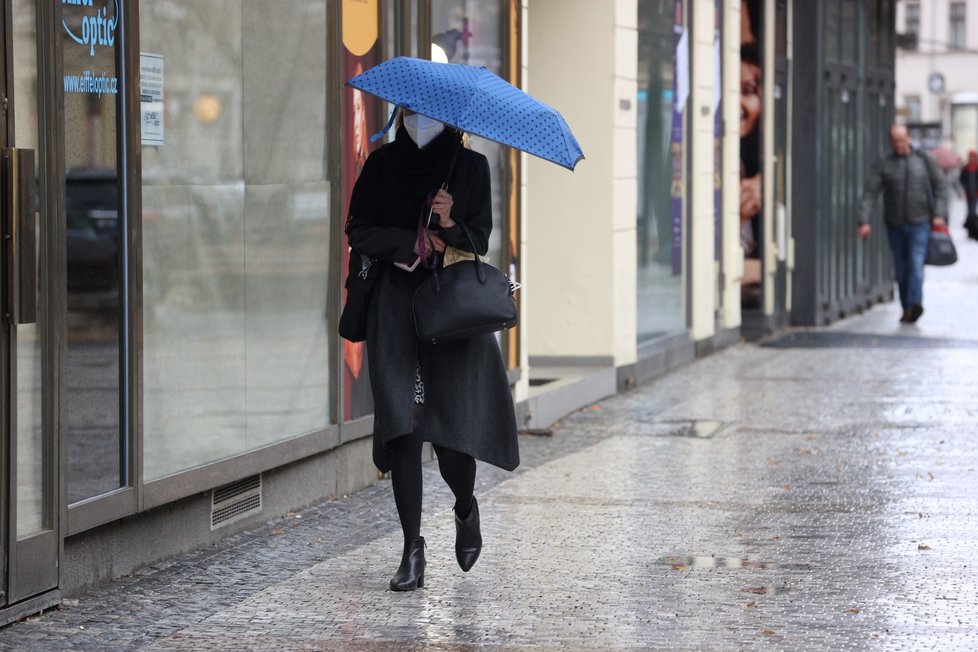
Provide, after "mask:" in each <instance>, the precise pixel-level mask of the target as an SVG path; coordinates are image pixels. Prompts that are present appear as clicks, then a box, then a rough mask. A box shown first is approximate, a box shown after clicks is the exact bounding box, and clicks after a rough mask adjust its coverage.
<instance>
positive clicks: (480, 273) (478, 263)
mask: <svg viewBox="0 0 978 652" xmlns="http://www.w3.org/2000/svg"><path fill="white" fill-rule="evenodd" d="M455 223H456V224H458V225H459V226H460V227H462V232H463V233H465V237H466V238H467V239H468V241H469V245H470V246H471V247H472V256H473V258H474V259H475V277H476V279H478V281H479V283H480V284H482V285H485V284H486V269H485V267H483V265H484V263H483V262H482V257H481V256H479V254H478V252H476V250H475V241H474V240H473V239H472V233H471V232H470V231H469V227H468V226H467V225H466V224H465V222H462V221H457V222H455ZM430 269H431V274H432V276H434V277H435V293H436V294H437V293H438V292H440V291H441V281H440V280H439V279H438V263H437V261H435V264H434V265H433V266H432V267H431V268H430Z"/></svg>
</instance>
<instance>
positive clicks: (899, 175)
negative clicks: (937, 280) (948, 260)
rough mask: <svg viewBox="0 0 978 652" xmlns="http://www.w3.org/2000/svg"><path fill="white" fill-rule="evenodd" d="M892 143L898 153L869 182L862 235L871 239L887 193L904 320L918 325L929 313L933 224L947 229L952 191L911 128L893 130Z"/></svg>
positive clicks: (885, 210)
mask: <svg viewBox="0 0 978 652" xmlns="http://www.w3.org/2000/svg"><path fill="white" fill-rule="evenodd" d="M890 145H891V146H892V148H893V151H892V152H891V153H890V154H888V155H887V156H884V157H883V158H882V159H880V161H879V162H878V163H877V164H876V166H875V168H874V169H873V171H872V172H871V173H870V174H869V175H868V176H867V178H866V187H865V192H864V193H863V200H862V206H861V211H860V214H859V237H860V238H861V239H862V240H866V238H868V237H869V236H870V233H871V232H872V227H871V226H870V218H871V216H872V213H873V207H874V205H875V204H876V197H877V195H878V194H879V193H880V192H882V193H883V222H884V224H885V225H886V233H887V237H888V239H889V243H890V251H891V252H892V253H893V272H894V275H895V276H896V281H897V286H898V287H899V289H900V305H901V306H902V307H903V313H902V314H901V316H900V322H901V323H913V322H916V321H917V320H918V319H920V316H921V315H922V314H923V313H924V305H923V303H924V296H923V294H924V293H923V285H924V259H925V258H926V256H927V240H928V238H929V237H930V229H931V226H946V221H945V218H946V216H947V188H946V184H945V182H944V175H943V174H941V169H940V167H939V166H938V165H937V162H936V161H935V160H934V159H933V158H932V157H931V156H930V154H928V153H926V152H924V151H923V150H918V149H915V148H914V147H913V146H912V145H911V143H910V134H909V132H908V131H907V128H906V127H905V126H903V125H898V124H895V125H893V126H891V127H890Z"/></svg>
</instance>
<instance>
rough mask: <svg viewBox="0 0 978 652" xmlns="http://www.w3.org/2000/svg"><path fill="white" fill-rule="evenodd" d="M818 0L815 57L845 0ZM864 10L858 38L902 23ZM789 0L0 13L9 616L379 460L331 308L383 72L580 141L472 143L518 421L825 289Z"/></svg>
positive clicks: (347, 1) (168, 3)
mask: <svg viewBox="0 0 978 652" xmlns="http://www.w3.org/2000/svg"><path fill="white" fill-rule="evenodd" d="M817 4H818V5H819V6H820V7H822V6H823V5H824V6H825V8H824V9H820V10H819V11H820V12H821V11H824V12H825V13H824V14H819V15H820V16H823V17H822V18H819V19H818V20H825V21H826V22H824V23H823V26H822V27H821V28H820V30H819V31H817V32H813V33H814V34H816V35H817V37H816V38H817V40H818V41H819V42H821V40H826V41H828V40H829V39H830V37H832V38H836V39H838V30H839V29H841V27H840V24H837V23H832V22H831V18H832V16H836V17H838V16H842V17H843V18H846V20H848V19H849V18H851V16H849V14H848V13H846V12H848V11H850V10H851V9H852V8H853V7H854V6H856V5H859V6H862V3H856V2H855V0H831V1H830V2H825V3H817ZM871 4H873V6H874V7H876V9H873V10H871V11H870V13H865V14H864V13H858V12H857V14H855V15H856V16H857V17H861V18H860V20H862V21H863V22H858V23H854V24H858V25H863V26H867V25H868V26H871V27H872V28H873V29H871V30H870V29H868V28H866V29H865V30H864V28H863V27H860V28H859V30H861V31H859V34H869V33H872V34H876V33H877V32H879V33H883V32H885V31H886V30H889V32H890V33H891V32H892V12H890V13H886V10H885V9H880V8H881V7H884V8H885V7H890V6H892V3H891V2H886V1H884V0H875V1H874V3H871ZM830 5H832V6H834V7H835V9H831V8H830V7H829V6H830ZM808 6H809V5H808V4H806V3H804V2H794V3H789V2H787V1H786V0H756V1H755V0H750V1H748V0H614V1H613V2H612V1H611V0H609V1H608V2H604V1H602V2H594V1H593V0H480V1H476V0H398V1H388V2H384V1H381V0H294V1H290V2H288V3H258V2H252V1H249V0H244V1H242V0H219V1H215V2H210V3H201V2H199V1H197V0H165V1H164V0H156V1H154V2H140V1H138V0H91V1H88V2H74V1H69V0H63V1H62V2H55V3H50V2H37V1H35V0H5V2H4V4H3V14H2V16H3V21H4V23H3V25H4V28H3V29H2V30H0V33H2V34H3V39H4V43H3V48H2V53H3V54H2V61H3V65H2V66H0V69H2V70H3V71H4V72H3V78H2V92H3V97H4V107H5V108H6V110H5V111H4V112H3V116H4V124H3V129H0V133H2V134H3V136H2V137H3V142H2V143H0V146H2V147H3V148H4V150H3V165H2V183H0V191H2V202H0V203H2V212H3V215H2V217H3V220H4V222H3V224H4V228H5V233H6V234H9V235H10V237H9V238H7V239H6V240H5V242H6V245H5V247H4V248H3V249H2V252H0V256H2V259H0V263H2V265H0V267H2V269H3V283H2V288H3V301H4V303H3V305H4V311H3V312H4V321H3V326H2V331H3V337H2V338H0V369H2V373H0V396H2V400H3V402H2V410H0V412H2V414H0V417H2V418H0V431H2V432H0V437H2V443H3V445H2V447H0V456H2V459H0V469H2V482H0V510H2V512H3V518H2V519H0V549H2V554H3V556H4V558H5V562H6V563H5V564H4V566H3V569H4V571H3V575H0V584H2V586H0V591H2V594H0V614H2V615H0V620H2V621H5V622H9V621H10V620H13V619H16V618H19V617H21V616H23V615H25V614H29V613H32V612H35V611H37V610H39V609H43V608H46V607H48V606H50V605H52V604H56V603H57V602H58V601H59V600H60V599H61V598H62V596H63V595H64V594H65V593H71V592H75V591H78V590H80V589H82V588H83V587H86V586H90V585H91V584H93V583H95V582H98V581H100V580H102V579H105V578H109V577H117V576H120V575H122V574H125V573H128V572H130V571H132V570H133V569H134V568H137V567H139V566H140V565H143V564H147V563H151V562H153V561H156V560H159V559H162V558H165V557H167V556H169V555H173V554H176V553H178V552H181V551H184V550H188V549H192V548H194V547H197V546H201V545H204V544H206V543H208V542H210V541H214V540H216V539H217V538H220V537H223V536H226V535H228V534H230V533H233V532H236V531H240V530H242V529H244V528H247V527H251V526H253V525H255V524H257V523H261V522H264V521H267V520H268V519H270V518H274V517H276V516H279V515H281V514H284V513H286V512H288V511H291V510H295V509H299V508H301V507H303V506H307V505H310V504H314V503H316V502H319V501H322V500H327V499H330V498H335V497H337V496H341V495H344V494H347V493H350V492H353V491H356V490H357V489H359V488H362V487H364V486H366V485H368V484H370V483H372V482H374V481H376V480H377V479H378V474H377V471H376V469H375V468H374V467H373V464H372V461H371V455H370V449H371V441H370V435H371V432H372V417H371V414H372V409H373V408H372V401H371V396H370V391H369V378H368V377H367V374H368V372H367V364H366V359H367V356H368V355H369V351H367V350H366V349H365V347H363V346H362V345H356V344H351V343H349V342H345V341H343V340H341V339H340V338H339V337H338V336H337V334H336V322H337V319H338V315H339V312H340V310H341V308H342V304H343V282H344V273H345V270H346V269H347V264H346V263H347V260H348V258H347V256H348V255H349V253H348V247H347V243H346V241H345V237H344V235H343V225H344V221H345V213H346V205H347V203H348V201H349V195H350V192H351V189H352V185H353V182H354V181H355V180H356V176H357V174H358V172H359V169H360V167H361V166H362V165H363V162H364V160H365V159H366V156H367V155H368V154H369V152H370V151H371V149H372V148H373V147H374V146H375V145H373V144H371V143H370V141H369V139H368V137H369V135H370V134H372V133H374V132H376V131H378V130H379V129H380V128H381V127H382V126H383V124H384V123H385V122H386V120H387V117H388V115H389V113H390V110H391V108H392V107H390V106H388V105H386V104H384V103H382V102H380V101H379V100H376V99H373V98H371V97H369V96H365V95H363V94H360V93H358V92H356V91H354V90H352V89H350V88H347V87H344V86H343V82H344V81H345V80H346V79H348V78H349V77H352V76H353V75H355V74H357V73H358V72H359V71H361V70H364V69H367V68H369V67H370V66H372V65H374V64H376V63H378V62H380V61H383V60H385V59H387V58H389V57H392V56H398V55H408V56H420V57H432V58H435V59H437V60H441V61H446V62H453V63H467V64H472V65H480V66H486V67H487V68H489V69H490V70H492V71H493V72H495V73H497V74H499V75H500V76H502V77H504V78H505V79H507V80H509V81H511V82H512V83H513V84H515V85H517V86H519V87H521V88H523V89H525V90H527V91H528V92H529V93H531V94H533V95H534V96H536V97H538V98H540V99H541V100H543V101H545V102H547V103H548V104H551V105H553V106H555V107H557V108H558V109H560V110H561V112H562V113H563V115H564V117H565V118H566V119H567V121H568V123H569V124H570V126H571V127H572V129H573V130H574V132H575V134H576V136H577V138H578V140H579V141H580V144H581V146H582V147H583V149H584V152H585V155H586V157H587V158H586V160H584V161H582V162H581V163H580V164H579V165H578V166H577V169H576V171H575V172H573V173H570V172H568V171H566V170H564V169H561V168H558V167H557V166H553V165H551V164H548V163H546V162H544V161H541V160H537V159H534V158H532V157H529V156H528V155H525V154H520V153H518V152H515V151H513V150H509V149H506V148H503V147H500V146H498V145H496V144H494V143H491V142H488V141H484V140H480V139H478V138H475V139H473V143H472V146H473V148H475V149H477V150H478V151H480V152H483V153H484V154H485V155H486V156H487V158H488V159H489V161H490V167H491V174H492V181H493V213H494V220H495V227H494V232H493V239H492V241H491V243H490V255H491V258H492V262H493V263H494V264H495V265H497V266H499V267H501V268H503V269H505V270H507V271H508V272H509V274H510V275H511V276H513V277H514V278H516V279H517V280H518V281H520V282H521V283H522V284H523V288H522V289H521V290H520V291H519V293H518V302H519V307H520V324H519V326H518V327H517V328H515V329H512V330H510V331H506V332H504V333H502V334H501V335H500V339H499V341H500V346H501V349H502V352H503V356H504V359H505V361H506V363H507V367H508V368H509V374H510V382H511V385H512V391H513V397H514V400H515V401H516V403H517V407H518V410H517V412H518V418H519V420H520V427H521V429H523V430H525V431H527V432H535V431H545V430H547V429H548V428H550V426H551V425H552V424H553V422H554V421H555V420H556V419H558V418H560V417H561V416H563V415H564V414H567V413H568V412H570V411H572V410H575V409H578V408H580V407H582V406H584V405H587V404H588V403H590V402H593V401H596V400H599V399H601V398H603V397H605V396H608V395H610V394H613V393H615V392H616V391H620V390H623V389H627V388H628V387H630V386H632V385H634V384H635V383H638V382H642V381H644V380H647V379H649V378H651V377H653V376H655V375H657V374H660V373H663V372H664V371H667V370H668V369H671V368H673V367H675V366H677V365H679V364H682V363H684V362H686V361H688V360H690V359H692V358H693V357H695V356H698V355H705V354H708V353H710V352H711V351H713V350H715V349H718V348H721V347H723V346H726V345H727V344H729V343H731V342H733V341H736V340H737V339H739V337H740V336H741V334H742V331H744V330H746V329H748V328H758V329H765V328H768V329H769V328H776V327H778V326H779V325H783V324H786V323H787V322H788V321H789V319H790V318H792V317H793V316H794V315H795V310H796V308H797V306H798V305H802V304H803V303H804V302H806V301H810V302H812V303H813V304H814V303H815V302H816V301H821V300H822V298H821V295H816V294H814V293H815V289H814V288H815V285H814V283H815V281H814V280H812V281H810V283H811V284H806V282H802V283H800V284H799V281H798V278H799V276H798V274H797V270H796V268H795V265H796V262H795V261H796V260H801V259H802V258H803V256H802V254H801V252H802V251H808V247H810V246H813V245H811V244H810V243H809V241H808V240H807V236H806V240H799V238H798V237H797V233H799V232H804V229H803V228H801V227H799V226H798V224H799V219H802V218H800V217H799V215H803V219H804V220H811V221H812V222H813V223H818V224H824V223H831V224H835V223H836V222H837V221H838V220H841V219H843V218H842V210H843V208H842V207H839V206H835V205H834V204H833V205H832V207H828V208H820V209H819V211H818V212H817V214H815V215H811V214H810V212H805V211H804V210H800V209H799V206H800V204H799V202H798V201H797V200H796V198H797V197H799V196H806V195H804V192H809V195H810V194H811V191H808V190H805V191H804V192H801V193H800V194H799V189H800V188H802V187H804V188H808V187H809V185H811V184H809V183H808V182H807V181H806V177H805V174H804V173H802V172H799V170H804V169H806V168H804V166H798V165H793V164H792V161H793V160H795V161H797V158H798V157H797V155H796V156H795V157H794V159H793V157H792V151H793V150H794V149H795V148H801V149H802V150H803V151H804V156H805V157H808V156H809V150H807V149H804V148H805V147H814V145H812V144H811V143H810V141H811V134H816V135H817V136H816V137H817V138H827V137H828V136H827V135H826V134H828V133H834V131H833V130H832V126H833V124H834V122H833V120H835V117H834V116H835V115H836V114H835V113H833V112H832V111H833V110H834V109H831V107H828V105H819V109H818V111H819V113H818V115H819V116H821V117H819V118H818V119H817V120H816V123H815V124H813V125H811V129H812V130H811V132H807V133H806V132H805V131H804V129H806V128H807V127H806V124H805V123H804V122H803V120H804V119H805V118H803V115H804V113H803V112H800V111H797V110H793V108H792V107H793V106H795V103H794V102H795V101H794V100H793V99H792V98H793V93H794V89H795V87H796V86H797V84H798V83H799V82H798V81H797V80H798V79H799V78H800V77H799V75H798V71H797V69H796V64H795V60H796V59H803V58H804V57H803V56H802V55H801V54H800V53H799V50H798V48H797V47H795V46H794V45H793V44H794V43H795V39H796V38H802V37H803V36H804V35H805V33H804V32H805V30H804V28H803V27H802V26H803V25H804V24H807V23H802V22H799V21H801V20H808V19H810V18H812V17H811V16H809V14H808V13H806V12H807V11H808V10H807V9H800V7H808ZM833 11H838V12H842V13H841V14H837V13H832V12H833ZM858 11H859V12H861V11H863V10H858ZM874 12H875V13H874ZM880 12H882V13H880ZM799 16H800V18H799ZM888 16H889V17H890V18H888ZM888 21H889V22H888ZM847 24H848V23H847ZM890 35H891V36H892V34H890ZM869 41H872V42H873V43H876V47H877V48H878V51H879V53H880V57H881V58H880V59H879V62H878V67H879V68H880V70H882V71H883V72H884V73H885V71H886V65H887V63H886V61H887V59H886V48H887V47H891V46H887V45H886V44H885V43H884V42H881V41H878V40H872V39H867V42H869ZM809 45H811V44H810V43H808V42H807V41H806V45H805V47H808V46H809ZM812 47H813V48H816V47H822V46H821V45H819V44H818V43H816V45H815V46H812ZM891 49H892V48H891ZM827 57H828V58H827V59H825V61H829V60H831V61H833V62H834V61H835V59H832V57H831V56H829V55H827ZM846 61H848V59H847V60H846ZM843 63H844V62H843ZM826 65H827V64H826ZM752 66H753V67H752ZM806 66H807V64H806ZM890 66H891V68H892V64H890ZM802 68H803V69H804V70H805V74H809V73H810V72H811V70H809V68H808V67H805V66H802ZM891 76H892V70H891ZM880 83H885V80H884V82H880ZM857 84H859V85H858V87H857V88H858V89H859V92H860V93H864V94H865V92H866V91H864V84H863V82H862V81H858V82H857ZM816 90H817V91H818V92H821V90H822V89H821V87H819V88H817V89H812V90H811V92H815V91H816ZM882 95H886V93H885V92H883V93H882ZM873 97H876V96H873ZM887 97H890V98H892V94H890V95H889V96H887ZM810 99H811V98H810V97H809V98H808V99H806V102H808V101H810ZM877 101H878V102H879V101H881V100H879V98H878V97H877ZM833 106H834V105H833ZM889 106H891V107H892V101H891V102H890V104H889ZM850 126H851V128H853V129H857V125H856V123H852V124H851V125H850ZM806 143H808V144H807V145H806ZM825 144H826V145H831V146H836V145H837V144H836V143H835V142H834V141H832V142H830V141H826V143H825ZM870 149H871V148H870ZM865 151H867V152H868V149H866V150H865ZM861 160H862V159H858V161H861ZM860 166H861V163H858V162H857V163H856V164H855V170H856V173H857V176H858V174H859V173H860V172H859V170H861V167H860ZM819 178H820V179H822V177H819ZM35 182H36V183H35ZM825 183H827V181H826V182H825ZM825 187H832V186H831V185H830V186H825ZM825 187H820V188H822V190H824V188H825ZM820 192H821V190H820ZM833 192H834V191H833ZM839 192H842V191H839ZM845 192H846V193H851V192H852V190H851V189H848V190H845ZM745 196H749V197H750V198H751V200H752V201H751V203H752V205H753V207H752V209H751V211H750V212H749V214H747V213H745V209H744V208H743V204H744V201H743V198H744V197H745ZM33 198H36V201H33ZM820 206H821V205H820ZM819 228H823V227H821V226H820V227H819ZM840 228H841V227H840ZM825 237H826V236H817V237H816V238H815V240H813V241H812V242H815V241H816V240H817V241H818V242H823V241H826V242H828V241H827V240H825ZM799 242H802V243H803V245H799V244H798V243H799ZM819 246H820V247H821V246H823V245H819ZM832 246H835V245H832ZM819 251H822V250H821V249H819ZM831 252H832V253H831V256H833V258H831V260H834V261H841V262H837V264H839V265H843V266H844V265H848V264H850V263H849V262H847V261H850V259H855V258H857V257H858V256H859V255H860V254H858V253H857V252H855V251H854V250H852V249H846V248H845V247H844V246H842V245H838V246H837V247H836V248H835V249H831ZM819 255H820V256H821V255H823V254H821V253H820V254H819ZM825 256H829V254H825ZM827 259H828V258H827ZM833 264H836V263H833ZM811 269H822V268H821V267H818V266H817V265H815V264H813V265H812V267H811ZM881 273H882V272H881ZM878 283H880V284H882V283H883V280H879V279H878ZM818 287H821V286H818ZM873 289H874V290H875V289H876V288H875V286H874V288H873ZM851 292H853V293H858V292H862V294H861V295H860V296H861V299H860V301H862V302H864V303H865V302H866V301H874V300H880V299H882V298H885V296H884V295H885V293H883V292H876V294H872V293H867V291H866V288H861V289H860V288H855V289H851Z"/></svg>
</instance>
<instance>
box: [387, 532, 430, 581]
mask: <svg viewBox="0 0 978 652" xmlns="http://www.w3.org/2000/svg"><path fill="white" fill-rule="evenodd" d="M424 546H425V543H424V537H419V538H417V539H414V540H412V541H405V542H404V554H403V555H401V565H400V566H398V567H397V573H395V574H394V579H392V580H391V591H413V590H414V589H420V588H422V587H424V567H425V560H424Z"/></svg>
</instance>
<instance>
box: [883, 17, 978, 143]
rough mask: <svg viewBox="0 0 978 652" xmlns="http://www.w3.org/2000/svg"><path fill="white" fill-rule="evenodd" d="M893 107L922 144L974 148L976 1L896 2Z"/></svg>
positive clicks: (977, 132)
mask: <svg viewBox="0 0 978 652" xmlns="http://www.w3.org/2000/svg"><path fill="white" fill-rule="evenodd" d="M896 30H897V32H898V33H900V34H901V39H900V43H899V45H900V47H899V49H898V50H897V54H896V83H897V101H898V107H897V111H898V114H899V115H900V117H901V118H902V119H903V120H904V121H905V122H906V123H907V124H909V125H910V126H911V132H912V135H913V136H914V137H915V140H916V141H917V142H918V143H919V144H920V145H922V146H926V147H938V146H943V147H951V148H953V149H954V150H955V151H956V152H957V153H958V155H959V156H960V157H961V158H962V159H963V160H965V159H966V158H967V154H968V150H972V149H978V80H976V79H975V74H974V70H975V65H978V0H899V2H898V3H897V16H896Z"/></svg>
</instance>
